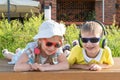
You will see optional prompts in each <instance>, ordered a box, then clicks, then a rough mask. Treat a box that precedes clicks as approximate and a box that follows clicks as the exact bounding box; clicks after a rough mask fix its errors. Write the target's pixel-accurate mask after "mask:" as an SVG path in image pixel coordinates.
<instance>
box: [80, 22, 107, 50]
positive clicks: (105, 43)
mask: <svg viewBox="0 0 120 80" xmlns="http://www.w3.org/2000/svg"><path fill="white" fill-rule="evenodd" d="M86 22H90V21H86ZM86 22H85V23H84V24H83V26H84V25H85V24H86ZM93 22H96V23H98V24H99V25H100V26H101V27H102V30H103V35H102V37H101V38H100V42H99V45H100V47H101V48H104V47H105V45H107V40H106V36H107V32H106V28H105V25H104V24H103V23H102V22H100V21H98V20H95V21H93ZM78 42H79V45H80V47H82V40H81V33H80V34H79V38H78Z"/></svg>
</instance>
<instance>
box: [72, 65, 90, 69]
mask: <svg viewBox="0 0 120 80" xmlns="http://www.w3.org/2000/svg"><path fill="white" fill-rule="evenodd" d="M70 68H72V69H74V68H76V69H86V70H89V68H90V66H89V64H73V65H72V66H70Z"/></svg>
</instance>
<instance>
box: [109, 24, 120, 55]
mask: <svg viewBox="0 0 120 80" xmlns="http://www.w3.org/2000/svg"><path fill="white" fill-rule="evenodd" d="M107 32H108V35H107V39H108V46H109V47H110V48H111V50H112V55H113V56H114V57H119V56H120V37H119V35H120V28H118V26H115V24H112V25H111V26H108V27H107Z"/></svg>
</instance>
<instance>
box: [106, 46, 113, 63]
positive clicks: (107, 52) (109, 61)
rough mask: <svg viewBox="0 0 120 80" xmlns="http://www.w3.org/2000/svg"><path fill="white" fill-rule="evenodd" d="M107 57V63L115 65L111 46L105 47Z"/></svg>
mask: <svg viewBox="0 0 120 80" xmlns="http://www.w3.org/2000/svg"><path fill="white" fill-rule="evenodd" d="M105 54H106V55H105V57H106V61H105V63H107V64H108V65H113V64H114V60H113V57H112V53H111V50H110V48H109V47H105Z"/></svg>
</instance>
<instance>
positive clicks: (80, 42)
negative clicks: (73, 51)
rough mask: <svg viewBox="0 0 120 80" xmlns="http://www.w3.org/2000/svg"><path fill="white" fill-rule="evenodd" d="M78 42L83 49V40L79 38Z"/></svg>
mask: <svg viewBox="0 0 120 80" xmlns="http://www.w3.org/2000/svg"><path fill="white" fill-rule="evenodd" d="M78 42H79V45H80V47H81V48H82V40H81V37H79V39H78Z"/></svg>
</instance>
